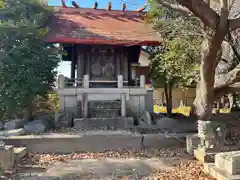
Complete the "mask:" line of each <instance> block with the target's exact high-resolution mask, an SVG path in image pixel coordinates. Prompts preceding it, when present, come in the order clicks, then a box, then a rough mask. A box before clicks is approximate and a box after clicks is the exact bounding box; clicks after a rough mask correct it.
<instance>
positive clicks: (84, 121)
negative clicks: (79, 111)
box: [74, 117, 134, 130]
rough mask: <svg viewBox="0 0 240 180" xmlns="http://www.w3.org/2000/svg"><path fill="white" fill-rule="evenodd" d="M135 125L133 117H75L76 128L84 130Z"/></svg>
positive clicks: (126, 127) (124, 127) (122, 127)
mask: <svg viewBox="0 0 240 180" xmlns="http://www.w3.org/2000/svg"><path fill="white" fill-rule="evenodd" d="M133 126H134V119H133V118H132V117H114V118H76V119H74V128H76V129H82V130H99V129H129V128H133Z"/></svg>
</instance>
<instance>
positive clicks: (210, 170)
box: [204, 163, 240, 180]
mask: <svg viewBox="0 0 240 180" xmlns="http://www.w3.org/2000/svg"><path fill="white" fill-rule="evenodd" d="M204 172H205V173H207V174H210V175H211V176H212V177H213V178H215V179H217V180H239V179H240V175H238V174H237V175H231V174H229V173H227V172H226V171H225V170H222V169H219V168H217V167H216V166H215V164H214V163H204Z"/></svg>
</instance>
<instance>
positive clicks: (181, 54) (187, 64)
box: [148, 0, 203, 114]
mask: <svg viewBox="0 0 240 180" xmlns="http://www.w3.org/2000/svg"><path fill="white" fill-rule="evenodd" d="M149 5H150V10H149V13H148V21H149V22H150V23H151V24H153V25H154V27H155V29H156V30H157V31H158V32H159V33H160V34H161V36H162V38H163V45H162V47H161V48H158V49H156V48H155V49H153V48H148V49H149V51H150V53H151V55H152V56H151V57H152V58H151V60H152V61H151V62H152V63H151V76H152V78H153V80H154V81H155V84H156V86H157V87H164V88H165V96H166V101H167V102H166V103H167V109H168V114H171V106H172V105H171V103H172V102H171V101H172V99H171V89H172V87H186V86H188V85H191V84H192V83H194V82H196V81H197V80H198V79H199V65H200V53H199V52H200V49H201V46H200V44H201V41H202V37H203V34H202V28H201V26H200V22H199V20H198V19H197V18H196V17H193V16H188V15H187V14H182V13H179V12H178V11H173V10H172V9H170V8H165V7H164V6H159V5H158V4H157V3H156V2H155V0H149Z"/></svg>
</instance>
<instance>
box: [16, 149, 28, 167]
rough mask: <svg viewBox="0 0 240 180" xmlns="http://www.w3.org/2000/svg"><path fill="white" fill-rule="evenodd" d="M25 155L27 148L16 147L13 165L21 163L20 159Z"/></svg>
mask: <svg viewBox="0 0 240 180" xmlns="http://www.w3.org/2000/svg"><path fill="white" fill-rule="evenodd" d="M26 155H27V148H26V147H17V148H14V161H15V163H19V162H21V160H22V158H24V157H25V156H26Z"/></svg>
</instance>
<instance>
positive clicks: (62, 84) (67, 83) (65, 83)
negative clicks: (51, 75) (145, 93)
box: [57, 75, 146, 89]
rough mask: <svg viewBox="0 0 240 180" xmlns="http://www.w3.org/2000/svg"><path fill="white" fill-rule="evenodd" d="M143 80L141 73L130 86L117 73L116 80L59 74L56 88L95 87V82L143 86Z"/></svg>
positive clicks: (116, 86) (116, 85)
mask: <svg viewBox="0 0 240 180" xmlns="http://www.w3.org/2000/svg"><path fill="white" fill-rule="evenodd" d="M145 81H146V80H145V76H144V75H141V76H140V78H139V79H136V80H133V83H131V84H133V85H132V86H129V85H128V84H129V83H128V81H124V80H123V76H122V75H119V76H118V78H117V80H90V79H89V76H88V75H84V77H83V78H68V77H65V76H64V75H59V76H58V80H57V88H60V89H63V88H93V87H95V88H96V87H97V86H96V85H97V84H105V85H108V87H111V88H123V87H128V88H145ZM99 88H100V87H99Z"/></svg>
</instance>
